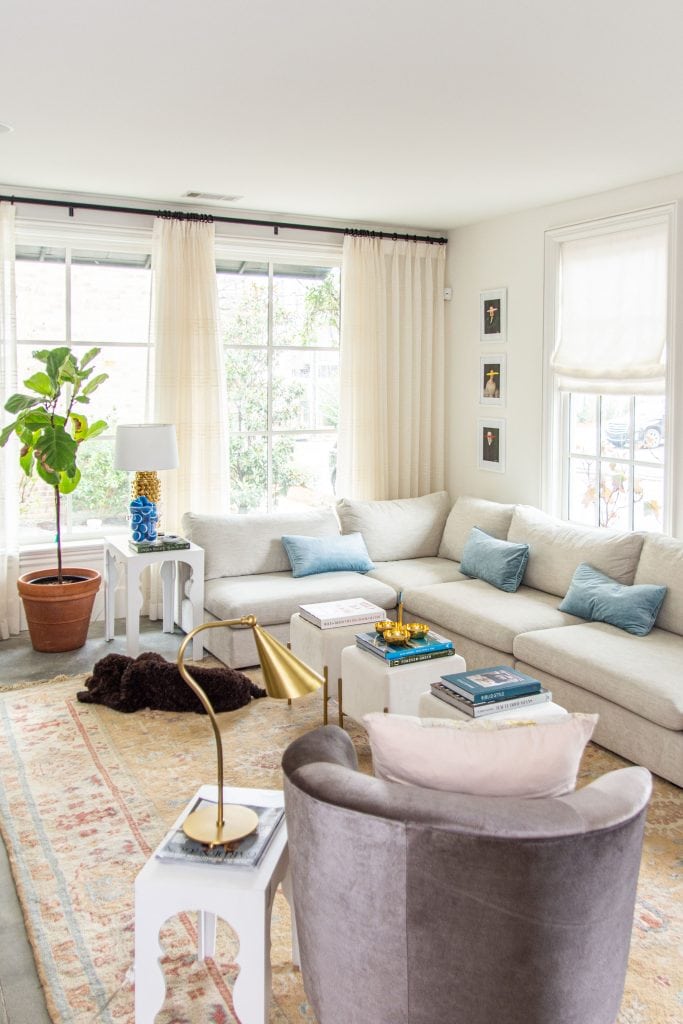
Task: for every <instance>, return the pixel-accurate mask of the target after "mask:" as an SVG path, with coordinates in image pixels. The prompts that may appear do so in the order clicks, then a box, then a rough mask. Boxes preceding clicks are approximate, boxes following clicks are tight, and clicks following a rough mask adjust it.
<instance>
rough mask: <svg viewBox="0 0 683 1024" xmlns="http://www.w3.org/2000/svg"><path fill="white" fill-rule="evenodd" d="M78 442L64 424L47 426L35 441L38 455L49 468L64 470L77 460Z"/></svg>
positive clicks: (57, 470) (58, 470)
mask: <svg viewBox="0 0 683 1024" xmlns="http://www.w3.org/2000/svg"><path fill="white" fill-rule="evenodd" d="M76 447H77V445H76V442H75V441H74V439H73V437H72V436H71V434H68V433H67V432H66V430H65V429H64V427H63V426H56V427H46V428H45V430H43V432H42V434H41V435H40V437H39V438H38V440H37V441H36V443H35V449H36V455H37V456H38V459H39V461H40V463H42V464H43V465H44V466H45V467H46V468H47V469H48V470H54V471H55V472H62V471H63V470H67V469H69V467H70V466H73V465H74V463H75V461H76Z"/></svg>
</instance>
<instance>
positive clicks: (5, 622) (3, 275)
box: [0, 203, 20, 640]
mask: <svg viewBox="0 0 683 1024" xmlns="http://www.w3.org/2000/svg"><path fill="white" fill-rule="evenodd" d="M14 250H15V241H14V207H13V206H11V205H10V204H9V203H0V426H1V427H4V426H5V425H6V424H7V423H11V421H12V416H10V414H9V413H6V412H5V411H4V406H5V402H6V401H7V399H8V398H9V396H10V395H11V394H13V393H14V392H15V391H16V390H17V337H16V312H15V303H16V299H15V282H14ZM17 480H18V467H17V448H16V445H15V443H14V442H13V441H12V440H10V441H9V442H8V443H7V444H6V445H5V447H4V448H0V638H1V639H3V640H6V639H7V638H8V637H9V636H11V635H13V634H15V633H18V632H19V613H20V605H19V595H18V593H17V576H18V574H19V488H18V483H17Z"/></svg>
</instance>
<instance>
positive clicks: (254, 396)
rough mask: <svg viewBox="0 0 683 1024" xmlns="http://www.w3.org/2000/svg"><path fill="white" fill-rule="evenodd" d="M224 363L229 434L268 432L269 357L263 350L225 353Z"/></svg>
mask: <svg viewBox="0 0 683 1024" xmlns="http://www.w3.org/2000/svg"><path fill="white" fill-rule="evenodd" d="M225 362H226V376H227V382H228V385H227V386H228V415H229V423H230V430H231V431H249V430H264V431H265V430H267V429H268V357H267V355H266V352H265V350H263V349H256V350H255V351H254V352H250V351H249V350H248V349H238V350H235V349H232V350H230V349H228V351H227V353H226V360H225Z"/></svg>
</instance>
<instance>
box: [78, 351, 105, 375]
mask: <svg viewBox="0 0 683 1024" xmlns="http://www.w3.org/2000/svg"><path fill="white" fill-rule="evenodd" d="M101 351H102V349H101V348H90V349H88V351H87V352H86V353H85V355H84V356H83V358H82V359H81V370H82V369H84V368H85V367H86V366H87V365H88V363H91V362H92V361H93V359H94V358H95V356H98V355H99V354H100V352H101Z"/></svg>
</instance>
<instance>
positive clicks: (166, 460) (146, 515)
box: [114, 423, 178, 542]
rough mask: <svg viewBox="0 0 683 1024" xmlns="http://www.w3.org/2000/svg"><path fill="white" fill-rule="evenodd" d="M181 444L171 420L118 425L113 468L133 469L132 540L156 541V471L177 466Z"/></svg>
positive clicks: (158, 494) (157, 495)
mask: <svg viewBox="0 0 683 1024" xmlns="http://www.w3.org/2000/svg"><path fill="white" fill-rule="evenodd" d="M177 466H178V444H177V441H176V433H175V427H174V426H173V424H172V423H123V424H121V426H118V427H117V428H116V443H115V447H114V469H125V470H128V472H134V473H135V477H134V479H133V484H132V497H131V503H130V513H131V530H132V533H133V540H134V541H136V542H140V541H152V540H156V535H157V525H158V520H159V510H158V505H159V500H160V498H161V483H160V482H159V476H158V474H157V470H159V469H176V468H177Z"/></svg>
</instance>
